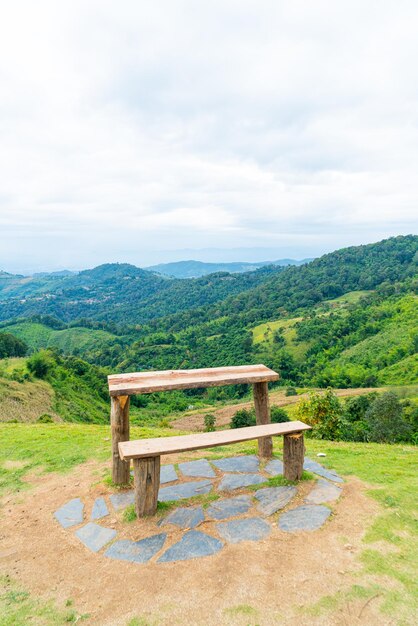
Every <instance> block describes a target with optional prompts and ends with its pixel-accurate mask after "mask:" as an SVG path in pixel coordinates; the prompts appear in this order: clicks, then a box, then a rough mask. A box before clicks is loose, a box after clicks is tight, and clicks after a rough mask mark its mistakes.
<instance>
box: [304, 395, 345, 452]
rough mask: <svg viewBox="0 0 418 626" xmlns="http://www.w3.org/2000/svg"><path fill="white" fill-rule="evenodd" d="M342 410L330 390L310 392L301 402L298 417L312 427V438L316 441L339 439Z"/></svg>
mask: <svg viewBox="0 0 418 626" xmlns="http://www.w3.org/2000/svg"><path fill="white" fill-rule="evenodd" d="M342 414H343V409H342V406H341V403H340V401H339V400H338V398H337V396H336V395H335V393H334V392H333V391H332V389H327V390H326V391H325V392H323V393H318V392H312V393H310V394H309V399H308V400H302V402H301V403H300V404H299V407H298V417H299V418H300V419H301V420H302V421H303V422H306V423H307V424H309V425H310V426H312V436H313V437H316V438H317V439H331V440H333V439H339V438H340V435H341V429H342V426H343V419H342Z"/></svg>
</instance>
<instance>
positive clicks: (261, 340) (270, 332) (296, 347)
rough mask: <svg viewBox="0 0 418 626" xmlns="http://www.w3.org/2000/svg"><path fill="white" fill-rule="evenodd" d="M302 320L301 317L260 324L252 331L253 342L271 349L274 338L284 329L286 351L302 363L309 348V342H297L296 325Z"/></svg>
mask: <svg viewBox="0 0 418 626" xmlns="http://www.w3.org/2000/svg"><path fill="white" fill-rule="evenodd" d="M301 319H302V318H300V317H292V318H290V319H287V320H283V319H280V320H274V321H272V322H265V323H264V324H259V325H258V326H256V327H255V328H253V329H252V334H253V342H254V344H255V345H256V346H261V345H262V344H264V345H265V346H268V347H269V348H272V347H273V345H274V343H273V337H274V333H275V331H276V330H279V329H282V331H283V338H284V340H285V347H286V350H288V351H289V353H290V354H291V355H292V356H293V357H294V358H295V359H296V360H297V361H301V360H302V359H303V357H304V355H305V353H306V350H307V349H308V348H309V345H310V344H309V342H307V341H301V342H296V341H295V339H296V329H295V324H296V322H299V321H300V320H301Z"/></svg>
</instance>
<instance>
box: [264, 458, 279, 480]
mask: <svg viewBox="0 0 418 626" xmlns="http://www.w3.org/2000/svg"><path fill="white" fill-rule="evenodd" d="M264 469H265V471H266V472H267V474H270V475H271V476H280V475H281V474H283V461H281V460H280V459H272V460H271V461H269V462H268V463H267V465H266V466H265V468H264Z"/></svg>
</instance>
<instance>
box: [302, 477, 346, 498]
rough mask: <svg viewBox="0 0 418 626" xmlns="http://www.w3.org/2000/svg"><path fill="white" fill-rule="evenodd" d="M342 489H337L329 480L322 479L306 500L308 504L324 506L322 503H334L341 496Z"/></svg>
mask: <svg viewBox="0 0 418 626" xmlns="http://www.w3.org/2000/svg"><path fill="white" fill-rule="evenodd" d="M341 491H342V489H341V487H337V485H334V484H333V483H330V482H329V481H328V480H324V479H323V478H320V479H319V480H318V482H317V483H316V485H315V487H314V488H313V489H312V491H311V492H310V493H309V494H308V495H307V497H306V498H305V502H306V503H307V504H322V502H333V501H334V500H338V498H339V497H340V495H341Z"/></svg>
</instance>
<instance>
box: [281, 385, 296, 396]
mask: <svg viewBox="0 0 418 626" xmlns="http://www.w3.org/2000/svg"><path fill="white" fill-rule="evenodd" d="M284 395H285V396H297V395H298V392H297V391H296V389H295V388H294V387H287V388H286V393H285V394H284Z"/></svg>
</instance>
